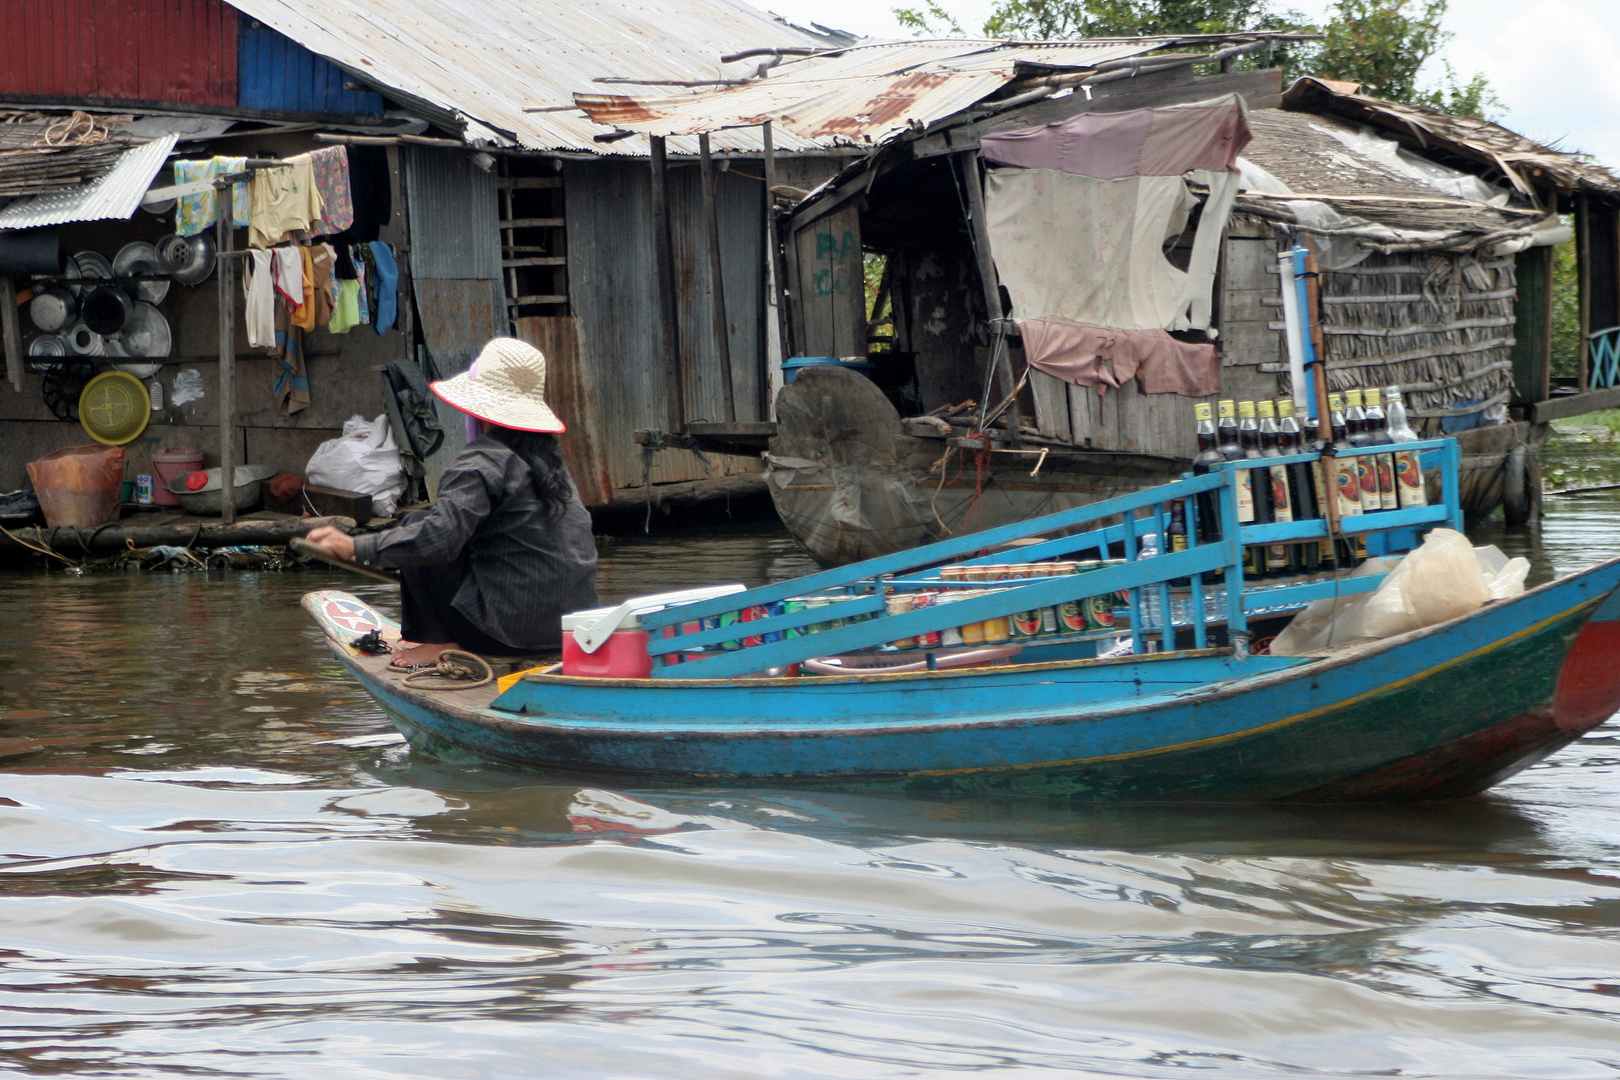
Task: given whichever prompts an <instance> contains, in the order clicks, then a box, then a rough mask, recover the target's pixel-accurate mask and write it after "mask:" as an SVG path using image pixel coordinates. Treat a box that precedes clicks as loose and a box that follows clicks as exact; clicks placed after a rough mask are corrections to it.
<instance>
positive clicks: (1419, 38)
mask: <svg viewBox="0 0 1620 1080" xmlns="http://www.w3.org/2000/svg"><path fill="white" fill-rule="evenodd" d="M1446 5H1447V0H1415V2H1414V0H1339V2H1338V4H1337V5H1335V7H1334V9H1333V12H1332V14H1331V15H1330V16H1329V19H1328V25H1327V27H1326V33H1327V40H1325V41H1324V42H1323V43H1322V54H1321V57H1320V59H1319V60H1318V63H1317V70H1318V71H1319V72H1320V73H1321V74H1323V75H1326V76H1327V77H1329V78H1332V79H1346V80H1349V81H1351V82H1359V83H1360V84H1361V92H1362V93H1364V94H1368V95H1370V96H1372V97H1380V98H1386V99H1388V100H1390V101H1412V100H1414V99H1415V98H1416V96H1417V94H1418V92H1419V91H1418V86H1417V74H1418V69H1419V68H1421V67H1422V66H1423V65H1424V63H1426V62H1427V61H1428V59H1429V57H1431V56H1433V55H1434V52H1435V50H1436V49H1438V48H1439V47H1440V46H1441V45H1443V44H1445V42H1446V41H1447V39H1449V38H1450V36H1451V35H1449V34H1446V33H1444V32H1443V31H1442V30H1441V29H1440V20H1441V19H1443V18H1444V17H1445V14H1446Z"/></svg>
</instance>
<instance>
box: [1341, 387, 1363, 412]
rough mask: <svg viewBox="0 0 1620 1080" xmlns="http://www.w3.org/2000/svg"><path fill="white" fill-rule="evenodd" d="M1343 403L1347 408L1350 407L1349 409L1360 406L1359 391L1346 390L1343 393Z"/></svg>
mask: <svg viewBox="0 0 1620 1080" xmlns="http://www.w3.org/2000/svg"><path fill="white" fill-rule="evenodd" d="M1344 403H1345V404H1346V405H1347V406H1350V407H1351V408H1354V407H1355V406H1357V405H1360V404H1361V391H1360V390H1346V391H1345V392H1344Z"/></svg>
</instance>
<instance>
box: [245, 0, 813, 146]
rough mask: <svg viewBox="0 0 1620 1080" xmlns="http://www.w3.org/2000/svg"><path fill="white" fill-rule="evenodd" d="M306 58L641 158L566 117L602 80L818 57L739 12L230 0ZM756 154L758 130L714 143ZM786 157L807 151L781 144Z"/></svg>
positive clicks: (650, 0) (624, 5) (406, 92)
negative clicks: (779, 57)
mask: <svg viewBox="0 0 1620 1080" xmlns="http://www.w3.org/2000/svg"><path fill="white" fill-rule="evenodd" d="M232 3H233V5H234V6H235V7H236V8H238V9H240V10H241V11H243V12H245V13H246V14H248V15H250V16H252V17H253V18H255V19H258V20H259V21H260V22H262V23H264V24H265V25H267V26H271V27H274V28H275V29H276V30H278V31H280V32H281V33H283V34H285V35H287V36H288V37H289V38H291V39H293V40H294V41H296V42H298V43H299V44H300V45H302V46H304V47H305V48H307V49H309V50H310V51H311V52H314V53H317V54H319V55H321V56H324V57H327V58H328V59H330V60H332V61H333V62H334V63H337V64H339V65H341V66H343V67H345V68H347V69H349V70H350V71H353V72H357V73H359V74H361V75H363V76H364V77H365V78H367V79H369V80H371V81H373V82H375V83H377V84H378V85H379V86H382V87H385V88H387V89H389V90H392V91H394V92H395V93H396V94H398V95H400V96H403V97H405V98H408V99H413V100H415V101H419V102H422V103H425V104H426V105H428V106H431V107H433V108H435V109H438V110H440V111H442V112H445V113H450V114H453V115H455V116H457V117H460V118H462V120H463V121H464V122H469V121H470V123H469V124H468V128H469V134H472V135H477V134H478V133H480V132H481V131H482V130H483V129H485V128H487V129H491V131H492V132H499V133H501V134H504V135H506V136H508V137H510V139H511V140H512V141H513V142H515V143H517V144H518V145H521V146H524V147H527V148H529V149H532V150H588V151H592V152H595V153H604V154H645V153H646V140H645V139H640V138H637V139H626V140H623V141H621V142H615V143H598V142H595V141H594V137H595V136H597V135H600V134H603V133H604V131H603V129H602V128H601V127H598V126H597V125H596V124H593V123H592V122H591V121H590V120H588V119H586V118H585V117H583V116H581V115H579V114H578V113H576V112H572V111H567V112H543V113H525V112H524V111H523V109H524V107H525V106H553V105H555V106H568V105H571V104H572V102H573V98H572V95H573V94H574V93H575V92H576V91H582V90H588V89H590V88H591V87H592V86H593V85H595V84H593V83H592V81H591V80H593V79H595V78H598V77H604V76H620V77H625V76H630V77H635V78H638V79H639V78H646V79H682V80H690V79H723V78H740V77H743V76H745V75H748V74H751V73H752V72H753V70H754V67H755V65H756V64H757V63H758V62H757V61H753V62H743V63H738V64H729V65H723V64H721V63H720V57H721V56H723V55H726V54H728V53H733V52H739V51H741V50H744V49H755V48H767V49H768V48H804V47H806V46H810V47H819V46H824V45H825V44H826V42H825V41H824V40H823V39H819V38H816V37H814V36H813V35H811V34H809V33H807V32H805V31H802V30H799V29H798V28H796V27H793V26H790V25H789V24H787V23H785V22H783V21H781V20H779V19H776V18H774V17H773V16H770V15H768V14H766V13H765V12H763V11H759V10H756V9H754V8H751V7H748V6H747V5H745V4H743V3H741V2H740V0H232ZM718 143H719V146H718V148H720V149H736V150H746V149H757V148H758V146H759V133H758V132H751V133H750V132H741V131H739V132H737V133H736V134H735V136H734V137H728V138H726V139H724V140H718ZM783 148H784V149H786V150H790V151H791V150H793V149H811V148H812V144H809V143H803V144H800V145H792V144H787V145H784V146H783Z"/></svg>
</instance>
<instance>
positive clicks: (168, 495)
mask: <svg viewBox="0 0 1620 1080" xmlns="http://www.w3.org/2000/svg"><path fill="white" fill-rule="evenodd" d="M202 467H203V455H202V451H201V450H194V449H192V448H191V447H189V446H165V447H164V448H163V449H161V450H158V451H155V452H154V453H153V454H152V471H153V472H155V473H157V483H155V484H153V485H152V487H153V491H152V501H153V502H154V503H156V504H157V505H159V506H179V505H180V496H178V495H176V494H175V493H174V492H172V491H170V490H169V481H170V480H174V479H176V478H178V477H181V476H185V475H186V474H188V473H194V472H196V471H197V470H198V469H200V468H202Z"/></svg>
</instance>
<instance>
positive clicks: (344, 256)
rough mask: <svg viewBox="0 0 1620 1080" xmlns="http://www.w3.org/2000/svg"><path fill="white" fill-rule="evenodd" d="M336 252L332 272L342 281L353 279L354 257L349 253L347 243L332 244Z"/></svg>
mask: <svg viewBox="0 0 1620 1080" xmlns="http://www.w3.org/2000/svg"><path fill="white" fill-rule="evenodd" d="M333 250H334V251H336V252H337V262H336V263H334V264H333V269H332V272H333V273H334V274H335V275H336V276H337V277H339V278H341V279H342V280H344V281H353V280H354V259H353V258H352V257H351V256H350V255H349V245H348V244H337V245H334V247H333Z"/></svg>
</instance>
